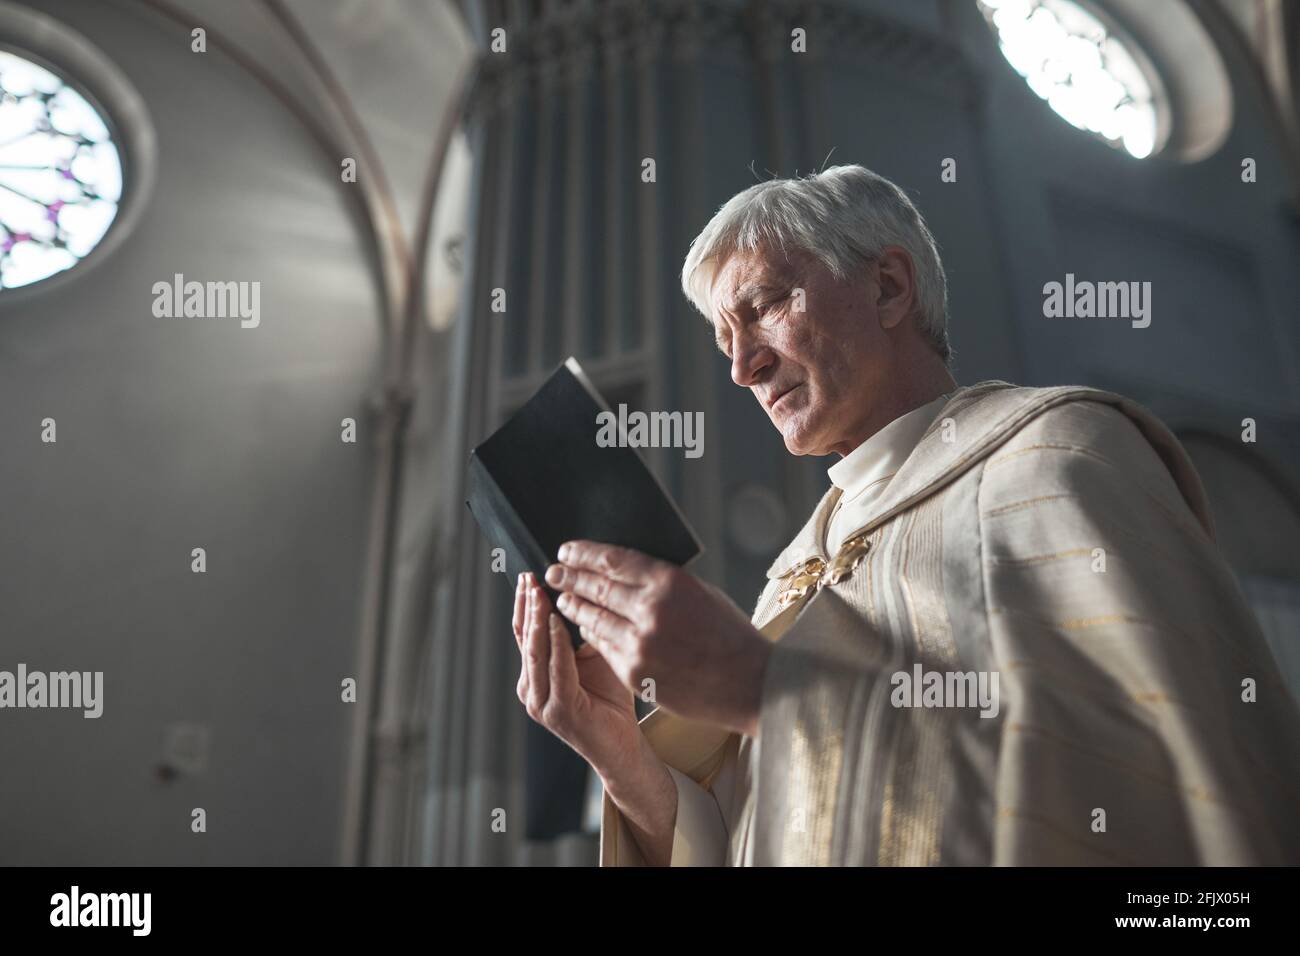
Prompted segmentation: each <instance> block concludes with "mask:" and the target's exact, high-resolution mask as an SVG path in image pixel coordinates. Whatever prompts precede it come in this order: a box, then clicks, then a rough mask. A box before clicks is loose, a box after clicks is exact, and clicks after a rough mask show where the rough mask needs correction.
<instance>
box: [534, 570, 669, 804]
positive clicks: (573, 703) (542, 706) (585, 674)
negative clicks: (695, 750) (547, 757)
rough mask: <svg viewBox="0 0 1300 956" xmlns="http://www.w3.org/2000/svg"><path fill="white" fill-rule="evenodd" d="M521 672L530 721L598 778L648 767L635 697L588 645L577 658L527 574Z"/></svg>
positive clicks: (635, 774)
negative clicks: (556, 739)
mask: <svg viewBox="0 0 1300 956" xmlns="http://www.w3.org/2000/svg"><path fill="white" fill-rule="evenodd" d="M512 623H513V629H514V632H515V643H516V644H518V645H519V655H520V658H521V667H520V671H519V682H518V684H517V685H516V688H515V691H516V693H517V694H518V696H519V701H520V703H522V704H523V705H524V707H525V708H526V709H527V711H528V716H529V717H531V718H532V719H533V720H535V721H537V722H538V723H539V724H541V725H542V726H543V727H545V728H546V729H547V730H549V731H551V733H553V734H555V735H556V736H557V737H559V738H560V739H561V740H563V741H564V742H565V743H567V744H568V745H569V746H570V747H572V748H573V749H574V750H576V751H577V752H578V753H579V754H580V755H581V756H582V758H583V759H584V760H586V761H587V763H589V764H590V765H591V766H592V767H593V768H595V770H596V772H597V773H599V774H601V776H602V779H613V780H617V781H625V780H629V779H639V778H640V776H641V775H642V774H643V772H644V770H645V764H646V761H647V753H646V750H647V749H648V748H646V747H645V745H644V740H643V737H642V734H641V729H640V728H639V727H638V726H637V717H636V707H635V706H634V705H633V702H632V695H631V694H630V693H628V691H627V688H626V687H624V686H623V685H622V682H621V681H620V679H619V678H618V677H617V676H615V674H614V673H613V671H611V670H610V667H609V665H608V664H607V663H605V661H604V660H603V659H602V658H601V656H600V655H599V654H597V653H596V651H595V650H594V649H592V648H591V647H581V648H579V649H578V651H577V652H576V653H575V652H574V650H573V646H572V645H571V644H570V638H569V632H568V631H567V630H565V628H564V625H563V623H562V622H561V621H560V618H559V615H557V614H554V613H552V612H551V602H550V600H549V599H548V598H547V596H546V592H545V591H543V590H542V588H541V587H540V586H539V585H538V583H537V580H536V579H535V578H534V577H533V576H532V575H531V574H521V575H520V576H519V580H518V581H517V582H516V588H515V613H514V620H513V622H512Z"/></svg>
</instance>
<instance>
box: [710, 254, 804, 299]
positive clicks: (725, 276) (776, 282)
mask: <svg viewBox="0 0 1300 956" xmlns="http://www.w3.org/2000/svg"><path fill="white" fill-rule="evenodd" d="M807 258H808V254H807V253H805V252H803V251H802V250H797V249H796V250H791V251H790V252H788V253H786V252H781V251H769V250H766V249H759V250H756V251H753V252H751V251H747V250H737V251H735V252H733V253H731V255H729V256H727V257H726V259H724V260H723V262H722V264H721V266H719V268H718V270H717V271H716V272H715V273H714V275H713V284H712V286H711V288H710V302H711V303H712V305H713V309H714V312H715V314H716V312H717V311H718V310H720V309H721V310H725V311H728V312H732V311H735V310H736V309H737V308H738V307H740V306H743V305H752V304H753V303H754V302H755V301H757V300H759V299H762V298H763V297H764V296H768V295H772V294H774V293H779V292H783V291H784V292H788V291H789V287H790V286H791V284H793V283H794V282H795V281H796V280H797V278H798V276H799V275H800V274H801V273H802V272H803V268H804V266H805V264H806V263H805V260H806V259H807Z"/></svg>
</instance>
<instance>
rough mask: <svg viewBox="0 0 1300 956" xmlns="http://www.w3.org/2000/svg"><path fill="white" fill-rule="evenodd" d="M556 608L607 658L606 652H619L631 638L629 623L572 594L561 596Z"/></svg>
mask: <svg viewBox="0 0 1300 956" xmlns="http://www.w3.org/2000/svg"><path fill="white" fill-rule="evenodd" d="M557 607H558V608H559V611H560V613H561V614H563V615H564V616H565V617H567V618H568V619H569V620H570V621H572V622H573V623H574V624H577V625H578V626H579V627H580V628H582V629H583V633H584V634H585V635H586V637H587V639H588V640H590V641H591V642H592V643H593V644H596V645H597V647H598V650H600V652H601V653H602V654H603V655H604V656H606V657H607V658H608V654H607V653H606V652H607V651H615V652H617V651H620V650H621V649H622V648H623V647H625V646H626V645H627V644H628V642H629V641H630V640H632V638H633V634H632V625H631V623H630V622H629V621H627V620H625V619H624V618H621V617H619V616H618V615H617V614H614V613H613V612H612V611H607V610H605V609H604V608H603V607H600V606H598V605H595V604H592V603H591V602H590V601H585V600H583V599H582V598H580V597H578V596H576V595H574V594H570V593H568V592H566V593H564V594H561V595H560V600H559V603H558V604H557Z"/></svg>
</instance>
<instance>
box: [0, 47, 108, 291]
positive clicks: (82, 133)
mask: <svg viewBox="0 0 1300 956" xmlns="http://www.w3.org/2000/svg"><path fill="white" fill-rule="evenodd" d="M121 197H122V160H121V156H120V153H119V150H118V147H117V144H116V143H115V142H114V141H113V136H112V134H111V132H110V130H109V126H108V124H107V123H106V122H105V119H104V117H103V116H101V115H100V113H99V111H98V110H96V109H95V107H94V106H92V105H91V104H90V102H89V101H88V100H87V99H86V98H85V97H84V96H82V95H81V93H79V92H78V91H77V90H76V89H74V88H73V87H72V86H70V85H69V84H68V82H67V80H66V79H64V78H63V77H62V76H60V75H58V74H57V73H55V72H54V71H53V70H51V69H49V68H47V67H45V66H43V65H41V64H39V63H36V62H35V61H33V60H32V59H29V58H27V57H25V56H22V55H20V54H18V53H16V52H12V51H6V50H0V290H5V289H13V288H17V287H19V286H24V285H29V284H31V283H33V282H37V281H39V280H41V279H45V278H48V277H49V276H52V275H54V274H55V273H58V272H62V271H64V270H65V269H70V268H72V267H73V266H75V265H76V264H77V263H78V262H80V261H81V260H82V259H83V258H84V257H85V256H86V255H88V254H89V253H90V251H91V250H92V249H94V248H95V246H97V245H98V244H99V242H100V240H101V239H103V238H104V235H105V234H106V233H107V232H108V229H109V226H110V225H112V223H113V220H114V219H115V218H116V217H117V212H118V203H119V201H120V200H121Z"/></svg>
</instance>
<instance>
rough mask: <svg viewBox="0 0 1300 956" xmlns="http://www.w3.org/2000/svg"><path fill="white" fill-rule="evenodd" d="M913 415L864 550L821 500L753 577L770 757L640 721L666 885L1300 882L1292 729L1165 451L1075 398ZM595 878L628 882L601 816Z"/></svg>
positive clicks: (1257, 635) (1254, 634) (1250, 621)
mask: <svg viewBox="0 0 1300 956" xmlns="http://www.w3.org/2000/svg"><path fill="white" fill-rule="evenodd" d="M936 408H937V411H936V410H935V409H936ZM914 411H923V412H924V416H923V417H924V419H926V420H928V425H927V426H926V427H925V430H924V433H923V434H922V435H921V437H920V438H919V440H918V439H917V438H916V437H915V435H912V436H910V437H909V439H908V442H907V444H908V446H909V447H910V453H909V454H907V455H906V460H905V461H904V462H902V464H901V466H900V467H898V468H897V471H896V473H895V474H892V475H882V476H880V477H882V478H884V477H888V481H887V482H883V483H881V482H878V483H877V484H883V490H881V489H880V488H879V487H878V488H876V491H877V493H876V494H874V495H872V494H864V495H863V499H862V501H860V502H857V503H856V507H855V509H854V510H853V511H852V512H851V513H852V515H853V520H852V521H850V522H849V523H851V524H855V525H857V527H855V528H851V529H850V528H846V527H844V524H845V518H844V517H843V516H844V515H845V514H846V513H849V510H848V508H847V506H845V507H841V504H842V503H841V501H840V498H841V497H842V496H843V495H844V489H843V488H841V487H840V486H839V484H832V487H831V488H830V489H829V490H828V491H827V493H826V495H825V497H823V499H822V501H821V503H820V504H819V505H818V506H817V508H816V509H815V510H814V512H813V515H812V517H811V518H810V519H809V521H808V523H807V524H806V525H805V526H804V528H803V530H802V531H800V532H799V534H798V535H797V536H796V537H795V539H794V541H793V542H791V544H790V545H789V546H788V547H787V548H786V549H785V550H784V551H783V552H782V553H781V554H780V555H779V556H778V557H777V559H776V561H775V562H774V563H773V564H772V567H771V568H770V569H769V571H768V575H767V576H768V582H767V585H766V587H765V588H764V589H763V592H762V594H761V595H760V597H759V599H758V602H757V607H756V608H755V611H754V616H753V622H754V625H755V627H757V628H759V630H760V631H761V632H762V633H763V635H764V636H765V637H766V638H767V639H769V640H771V641H773V642H774V644H773V647H772V654H771V657H770V658H769V661H768V666H767V670H766V672H765V675H764V683H763V688H762V697H761V705H760V714H759V735H758V737H757V738H756V739H751V738H749V737H747V736H743V735H740V734H736V733H732V732H730V731H727V730H724V729H721V728H718V727H715V726H712V725H708V724H703V723H698V722H693V721H689V720H685V719H683V718H680V717H678V716H677V715H675V714H672V713H670V712H668V711H666V710H664V709H663V708H659V709H656V710H655V711H653V712H652V713H650V714H649V715H647V716H646V717H645V718H644V719H643V720H642V722H641V727H642V731H643V732H644V733H645V735H646V738H647V740H648V741H649V742H650V744H651V746H652V747H653V748H654V750H655V752H656V753H657V754H658V755H659V757H660V758H661V759H663V760H664V761H665V763H666V764H667V765H668V767H669V769H670V772H671V773H672V775H673V777H674V780H675V781H676V782H677V785H678V821H677V828H676V831H675V833H674V847H673V862H674V864H681V863H688V864H689V863H706V864H708V863H713V864H724V863H725V864H730V865H759V866H768V865H935V864H939V865H988V864H1000V865H1075V864H1084V865H1104V864H1117V865H1173V864H1192V865H1197V864H1208V865H1238V864H1281V863H1291V864H1295V863H1300V814H1296V813H1295V808H1296V807H1297V806H1300V711H1298V710H1297V706H1296V702H1295V700H1294V699H1293V698H1292V697H1291V696H1290V695H1289V693H1288V691H1287V689H1286V687H1285V686H1284V685H1283V682H1282V680H1281V678H1280V676H1279V674H1278V671H1277V668H1276V665H1275V663H1274V661H1273V658H1272V655H1271V652H1270V651H1269V649H1268V647H1267V645H1266V643H1265V641H1264V638H1263V635H1262V634H1261V632H1260V630H1259V626H1258V624H1257V623H1256V621H1255V619H1254V616H1253V614H1252V613H1251V611H1250V609H1249V608H1248V606H1247V605H1246V603H1245V601H1244V599H1243V597H1242V595H1241V592H1240V590H1239V588H1238V587H1237V584H1236V581H1235V579H1234V578H1233V576H1232V573H1231V571H1230V570H1229V569H1228V567H1227V565H1226V564H1225V563H1224V561H1223V559H1222V558H1221V557H1220V555H1219V553H1218V550H1217V548H1216V546H1215V544H1214V529H1213V522H1212V519H1211V516H1210V512H1209V508H1208V505H1207V502H1206V498H1205V493H1204V490H1203V489H1202V487H1201V483H1200V480H1199V478H1198V477H1197V475H1196V472H1195V470H1194V468H1193V467H1192V464H1191V462H1190V460H1189V459H1188V457H1187V455H1186V453H1185V452H1184V451H1183V449H1182V447H1181V446H1180V445H1179V444H1178V442H1177V440H1176V439H1175V438H1174V436H1173V435H1172V434H1171V433H1170V432H1169V430H1168V429H1167V428H1166V427H1165V426H1164V425H1163V424H1162V423H1161V422H1160V421H1159V420H1158V419H1156V418H1155V417H1154V416H1153V415H1151V413H1149V412H1147V411H1146V410H1145V409H1143V408H1142V407H1141V406H1139V405H1137V404H1136V403H1134V402H1132V401H1130V400H1128V399H1126V398H1124V397H1122V396H1119V395H1116V394H1113V393H1110V392H1104V391H1100V390H1097V389H1091V388H1083V387H1075V386H1063V387H1056V388H1023V387H1017V386H1013V385H1009V384H1007V383H1005V382H983V383H980V384H978V385H974V386H968V387H964V388H959V389H958V390H957V391H956V392H954V393H952V394H950V395H948V396H944V397H943V398H942V399H941V400H938V401H936V402H935V403H931V405H930V406H925V407H924V408H923V410H914ZM909 416H910V418H909ZM909 416H903V418H904V419H909V422H910V424H907V423H903V422H902V420H901V419H900V420H898V421H896V422H895V423H893V424H891V426H887V428H886V429H884V430H882V432H884V431H887V430H888V429H889V428H894V427H895V426H899V428H902V427H904V426H905V427H907V428H917V427H918V425H917V422H918V417H917V416H915V415H911V413H909ZM896 431H897V429H896ZM878 434H879V433H878ZM870 441H871V439H868V442H870ZM913 442H914V447H912V443H913ZM852 457H853V455H852V453H851V454H850V456H849V457H847V458H845V459H844V460H843V462H841V464H845V463H848V462H849V459H850V458H852ZM837 467H838V466H837ZM863 502H865V504H864V503H863ZM832 530H834V533H830V532H832ZM912 675H917V676H918V677H919V676H921V675H928V676H932V675H937V680H938V682H939V684H940V686H946V687H947V688H948V690H949V692H950V693H949V694H948V696H947V697H944V696H942V695H931V694H929V693H926V694H922V692H921V688H920V687H916V688H915V693H908V694H902V693H900V685H902V684H906V683H907V682H908V680H909V679H910V678H911V676H912ZM954 678H955V680H954ZM977 679H978V681H980V682H982V683H979V686H981V687H986V686H991V687H992V688H993V689H994V691H995V692H996V693H995V697H996V706H994V707H987V706H984V707H981V706H977V705H976V703H975V701H974V699H973V694H972V699H965V700H962V699H958V700H954V699H952V695H951V691H952V689H953V688H954V687H958V688H960V687H963V686H968V687H970V688H972V689H973V688H974V687H975V686H976V684H977ZM945 681H946V683H945ZM963 681H965V682H966V683H963ZM600 862H601V865H602V866H639V865H644V859H643V857H642V855H641V853H640V851H639V848H638V847H637V845H636V842H635V840H634V839H633V837H632V835H631V832H630V830H629V829H628V827H627V824H626V822H625V821H624V820H623V818H622V815H621V814H620V813H619V812H618V810H617V808H616V807H615V806H614V804H613V802H612V801H611V800H610V799H609V797H608V795H606V796H605V798H604V806H603V813H602V824H601V842H600Z"/></svg>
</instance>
